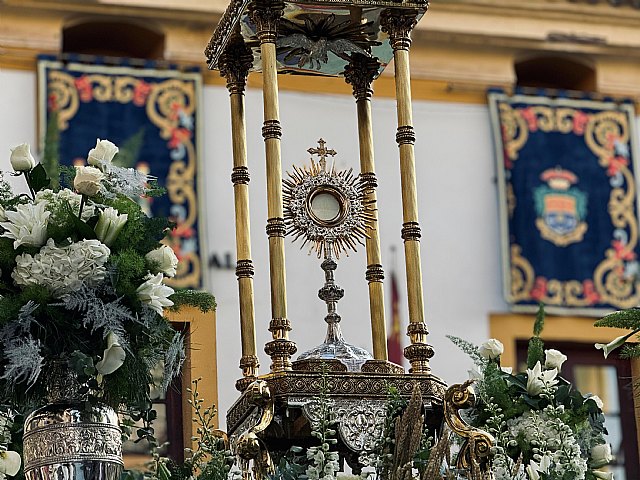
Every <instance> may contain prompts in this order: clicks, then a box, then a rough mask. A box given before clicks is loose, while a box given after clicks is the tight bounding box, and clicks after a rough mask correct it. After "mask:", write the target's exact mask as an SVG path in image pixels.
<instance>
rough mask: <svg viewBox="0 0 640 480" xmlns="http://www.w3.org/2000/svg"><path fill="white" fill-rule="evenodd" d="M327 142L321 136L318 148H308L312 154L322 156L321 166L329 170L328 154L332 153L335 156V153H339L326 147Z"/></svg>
mask: <svg viewBox="0 0 640 480" xmlns="http://www.w3.org/2000/svg"><path fill="white" fill-rule="evenodd" d="M326 144H327V142H325V141H324V140H323V139H322V138H321V139H320V140H318V148H310V149H308V150H307V152H309V153H310V154H311V155H318V156H319V157H320V161H319V163H320V167H321V168H322V170H324V171H325V172H326V171H327V155H331V156H332V157H333V156H334V155H335V154H337V153H338V152H336V151H335V150H333V149H326V148H325V145H326Z"/></svg>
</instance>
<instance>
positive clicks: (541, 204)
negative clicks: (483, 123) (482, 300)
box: [489, 92, 640, 315]
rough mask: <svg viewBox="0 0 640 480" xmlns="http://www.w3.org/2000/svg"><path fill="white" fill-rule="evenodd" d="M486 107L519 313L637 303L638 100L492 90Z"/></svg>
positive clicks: (508, 292)
mask: <svg viewBox="0 0 640 480" xmlns="http://www.w3.org/2000/svg"><path fill="white" fill-rule="evenodd" d="M489 107H490V112H491V120H492V127H493V136H494V146H495V151H496V158H497V167H498V168H497V170H498V187H499V194H500V216H501V237H502V238H501V242H502V251H503V277H504V289H505V298H506V300H507V302H508V303H509V304H510V305H511V306H512V308H513V310H515V311H533V310H535V309H536V308H537V306H538V304H540V303H543V304H544V305H545V306H546V310H547V312H550V313H559V314H587V315H590V314H591V315H600V314H602V313H604V312H605V311H610V310H612V309H623V308H630V307H635V306H637V305H640V264H639V263H638V261H639V258H638V257H639V254H640V245H639V242H638V204H637V183H636V179H635V171H636V164H635V161H636V157H637V146H636V140H637V132H636V127H635V121H634V120H635V108H634V105H633V104H632V103H629V102H614V101H598V100H590V99H572V98H561V97H556V98H551V97H547V96H543V95H525V94H518V93H516V94H514V95H512V96H509V95H506V94H505V93H502V92H491V93H490V94H489Z"/></svg>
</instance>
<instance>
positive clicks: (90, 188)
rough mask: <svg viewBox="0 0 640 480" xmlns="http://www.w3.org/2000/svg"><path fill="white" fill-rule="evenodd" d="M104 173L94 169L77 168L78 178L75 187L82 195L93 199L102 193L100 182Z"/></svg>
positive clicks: (74, 182)
mask: <svg viewBox="0 0 640 480" xmlns="http://www.w3.org/2000/svg"><path fill="white" fill-rule="evenodd" d="M103 178H104V173H102V172H101V171H100V170H98V169H97V168H94V167H76V178H75V179H74V180H73V186H74V188H75V189H76V191H77V192H78V193H80V194H82V195H86V196H88V197H93V196H94V195H95V194H97V193H98V192H99V191H100V182H101V181H102V179H103Z"/></svg>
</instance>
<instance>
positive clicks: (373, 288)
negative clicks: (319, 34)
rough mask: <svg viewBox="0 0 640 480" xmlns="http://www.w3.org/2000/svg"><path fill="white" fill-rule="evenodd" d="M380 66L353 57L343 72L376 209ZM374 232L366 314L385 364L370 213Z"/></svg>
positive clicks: (380, 274) (373, 243)
mask: <svg viewBox="0 0 640 480" xmlns="http://www.w3.org/2000/svg"><path fill="white" fill-rule="evenodd" d="M379 68H380V63H379V62H378V60H377V59H375V58H369V57H366V56H365V55H362V54H358V53H356V54H354V55H353V56H352V57H351V62H350V63H349V65H347V67H346V68H345V71H344V78H345V81H346V82H347V83H349V84H351V85H352V86H353V96H354V97H355V99H356V109H357V112H358V140H359V143H360V176H361V178H362V180H363V181H364V183H365V184H366V189H367V190H366V193H365V201H366V202H368V203H370V204H371V205H372V206H373V207H375V206H376V187H377V186H378V182H377V179H376V173H375V162H374V155H373V127H372V122H371V95H372V94H373V90H372V89H371V83H372V82H373V79H374V78H375V76H376V74H377V73H378V69H379ZM372 214H373V217H374V221H373V225H374V228H373V229H372V230H371V231H370V232H369V238H367V240H366V249H367V272H366V275H365V276H366V279H367V281H368V282H369V312H370V315H371V336H372V343H373V357H374V358H375V359H376V360H387V359H388V354H387V331H386V323H385V319H384V288H383V283H382V281H383V280H384V270H383V269H382V260H381V254H380V235H379V230H378V211H377V209H376V210H374V211H373V212H372Z"/></svg>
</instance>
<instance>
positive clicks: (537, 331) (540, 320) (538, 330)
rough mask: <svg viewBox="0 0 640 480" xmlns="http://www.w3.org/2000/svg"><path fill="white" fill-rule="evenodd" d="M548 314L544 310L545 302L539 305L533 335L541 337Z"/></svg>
mask: <svg viewBox="0 0 640 480" xmlns="http://www.w3.org/2000/svg"><path fill="white" fill-rule="evenodd" d="M545 317H546V314H545V312H544V303H540V304H539V305H538V311H537V312H536V321H535V322H534V324H533V335H534V336H535V337H539V336H540V335H542V329H543V328H544V321H545Z"/></svg>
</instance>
